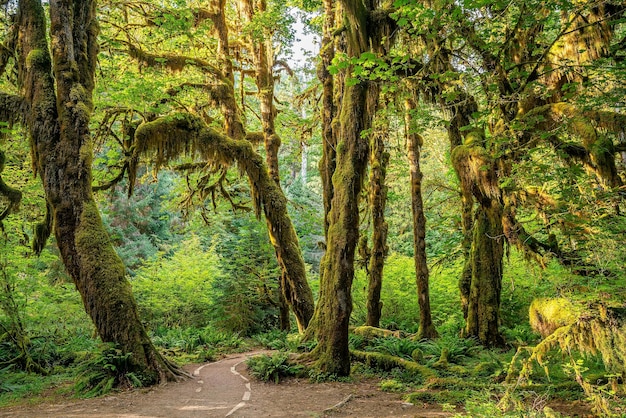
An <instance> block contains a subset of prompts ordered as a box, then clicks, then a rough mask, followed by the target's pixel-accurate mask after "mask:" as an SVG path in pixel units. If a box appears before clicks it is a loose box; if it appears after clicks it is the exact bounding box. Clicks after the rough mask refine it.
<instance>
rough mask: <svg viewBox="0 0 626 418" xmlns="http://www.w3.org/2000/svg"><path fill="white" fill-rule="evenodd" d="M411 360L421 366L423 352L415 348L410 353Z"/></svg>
mask: <svg viewBox="0 0 626 418" xmlns="http://www.w3.org/2000/svg"><path fill="white" fill-rule="evenodd" d="M411 358H412V359H413V361H414V362H416V363H418V364H422V363H423V362H424V352H423V351H422V350H420V349H419V348H416V349H415V350H413V352H412V353H411Z"/></svg>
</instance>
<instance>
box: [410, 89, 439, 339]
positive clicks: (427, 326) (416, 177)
mask: <svg viewBox="0 0 626 418" xmlns="http://www.w3.org/2000/svg"><path fill="white" fill-rule="evenodd" d="M415 108H416V103H415V101H414V100H413V99H411V98H407V99H406V101H405V114H404V117H405V129H406V143H407V157H408V160H409V174H410V182H411V213H412V215H413V251H414V252H415V254H414V256H413V258H414V260H415V278H416V283H417V301H418V304H419V308H420V318H419V330H418V332H417V337H418V338H419V339H422V338H437V337H438V334H437V330H436V329H435V326H434V325H433V320H432V316H431V310H430V292H429V283H428V279H429V271H428V264H427V259H426V217H425V216H424V200H423V198H422V177H423V175H422V171H421V169H420V150H421V147H422V145H423V139H422V137H421V136H420V135H419V134H418V133H417V132H416V127H415V123H413V118H412V114H411V113H412V111H413V110H415Z"/></svg>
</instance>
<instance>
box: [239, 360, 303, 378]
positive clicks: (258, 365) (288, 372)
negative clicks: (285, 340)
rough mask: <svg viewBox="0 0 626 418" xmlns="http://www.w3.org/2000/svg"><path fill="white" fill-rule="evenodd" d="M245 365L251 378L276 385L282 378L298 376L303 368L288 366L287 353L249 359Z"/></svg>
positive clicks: (296, 365)
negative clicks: (272, 382)
mask: <svg viewBox="0 0 626 418" xmlns="http://www.w3.org/2000/svg"><path fill="white" fill-rule="evenodd" d="M246 365H247V366H248V371H249V372H250V374H251V375H252V376H254V377H256V378H257V379H260V380H263V381H264V382H269V381H270V380H271V381H274V382H275V383H278V382H279V381H280V379H281V378H282V377H288V376H299V375H301V374H302V373H303V371H304V366H301V365H298V364H289V355H288V354H287V353H276V354H273V355H271V356H269V355H266V354H263V355H260V356H254V357H250V358H249V359H248V360H247V361H246Z"/></svg>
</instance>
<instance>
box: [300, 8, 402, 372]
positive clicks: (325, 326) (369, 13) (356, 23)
mask: <svg viewBox="0 0 626 418" xmlns="http://www.w3.org/2000/svg"><path fill="white" fill-rule="evenodd" d="M337 5H338V6H340V7H341V8H342V10H343V13H344V16H345V19H346V20H345V25H343V26H342V27H341V32H342V37H343V39H342V42H345V48H346V49H345V54H346V56H347V57H348V58H349V59H352V58H360V57H361V55H362V54H364V53H368V52H369V53H371V49H372V48H373V49H374V50H375V51H381V50H382V49H383V48H384V44H383V42H382V40H383V38H384V37H386V38H385V39H386V40H387V42H389V39H390V37H391V35H392V31H391V30H390V29H391V25H390V22H389V21H388V19H387V15H385V14H384V13H383V14H382V15H380V14H375V13H374V12H375V11H377V5H378V3H377V2H371V3H370V2H368V4H365V3H363V2H361V1H352V0H345V1H341V2H339V3H337ZM326 6H327V7H326V11H327V12H329V11H330V13H332V9H331V8H330V6H332V4H327V5H326ZM330 29H332V28H331V27H329V25H328V24H326V25H325V30H330ZM330 36H331V35H330V34H326V35H325V37H326V39H327V41H326V45H328V44H329V43H328V42H329V39H331V38H329V37H330ZM323 45H324V43H323ZM322 74H323V75H324V76H325V74H324V73H323V72H322ZM329 87H330V86H329V85H327V84H326V83H325V87H324V88H325V94H327V93H329V92H330V91H329V90H327V89H328V88H329ZM341 89H342V95H339V94H337V96H334V97H336V98H337V99H338V100H340V102H339V103H335V104H334V106H335V107H336V109H337V113H336V117H337V118H338V119H337V120H336V121H332V122H331V121H330V120H328V118H327V117H328V116H330V115H332V114H333V112H332V110H331V109H324V110H323V112H324V118H323V120H324V123H328V122H331V123H333V124H334V126H333V127H332V135H333V139H332V140H331V141H330V144H333V143H334V144H336V147H335V149H336V155H335V156H333V155H330V156H325V157H324V158H325V159H324V164H331V166H332V160H333V157H334V159H335V167H334V171H333V173H327V172H325V173H324V174H323V175H324V176H328V175H329V174H331V175H332V199H330V203H331V204H330V211H329V212H328V215H327V222H328V228H327V233H326V239H327V242H326V254H325V255H324V258H323V260H322V264H321V279H320V297H319V302H318V305H317V307H316V311H315V317H314V320H313V322H312V326H313V327H314V330H313V331H312V332H315V334H316V335H317V341H318V344H317V346H316V348H315V350H314V351H313V353H312V357H314V358H316V359H317V366H318V367H319V368H320V370H322V371H324V372H326V373H330V374H336V375H339V376H345V375H348V374H349V373H350V356H349V350H348V324H349V320H350V313H351V311H352V297H351V287H352V280H353V276H354V254H355V249H356V246H357V244H358V240H359V199H360V194H361V190H362V186H363V180H364V176H365V170H366V168H367V163H368V159H369V152H370V150H369V144H368V141H367V139H364V138H363V136H362V133H363V132H364V131H365V132H366V131H368V129H369V128H370V127H371V124H372V119H373V116H374V114H375V112H376V110H377V106H378V96H379V90H380V87H379V85H378V83H376V82H371V81H359V80H355V78H354V73H353V70H352V69H351V66H348V68H347V71H346V73H345V79H344V81H343V85H342V87H341ZM324 103H325V105H326V104H327V103H329V100H328V98H327V97H325V98H324ZM322 129H323V131H324V135H327V134H328V133H329V132H330V130H329V129H328V128H327V127H323V128H322ZM324 140H325V141H326V140H327V138H326V137H324ZM325 149H326V147H325ZM327 167H328V166H327ZM325 181H327V180H325ZM328 191H329V190H328V187H327V186H325V193H327V192H328ZM324 199H325V202H328V201H329V200H328V196H325V198H324ZM326 208H328V206H326Z"/></svg>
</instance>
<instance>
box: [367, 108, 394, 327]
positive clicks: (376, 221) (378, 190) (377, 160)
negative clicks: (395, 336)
mask: <svg viewBox="0 0 626 418" xmlns="http://www.w3.org/2000/svg"><path fill="white" fill-rule="evenodd" d="M385 112H386V109H383V110H382V112H380V114H381V115H380V121H379V122H380V125H381V126H379V127H377V128H378V129H374V130H373V132H372V133H371V135H370V136H371V142H372V144H371V147H372V152H371V158H370V160H371V164H370V167H371V168H370V182H369V189H370V190H369V205H370V208H371V216H372V231H373V232H372V249H371V251H369V254H368V255H369V260H366V261H369V268H368V269H367V273H368V276H369V284H368V287H367V320H366V322H365V325H369V326H373V327H378V326H380V317H381V314H382V308H383V304H382V302H381V300H380V290H381V288H382V284H383V269H384V266H385V257H386V256H387V252H388V247H387V232H388V229H389V228H388V226H387V221H385V206H386V204H387V185H386V184H385V178H386V176H387V166H388V165H389V152H387V151H385V140H386V139H387V137H388V135H389V119H388V116H387V115H386V114H385Z"/></svg>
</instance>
